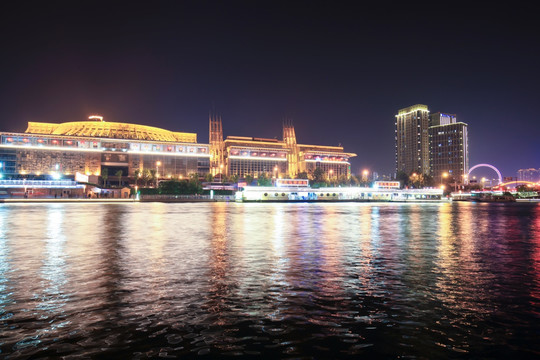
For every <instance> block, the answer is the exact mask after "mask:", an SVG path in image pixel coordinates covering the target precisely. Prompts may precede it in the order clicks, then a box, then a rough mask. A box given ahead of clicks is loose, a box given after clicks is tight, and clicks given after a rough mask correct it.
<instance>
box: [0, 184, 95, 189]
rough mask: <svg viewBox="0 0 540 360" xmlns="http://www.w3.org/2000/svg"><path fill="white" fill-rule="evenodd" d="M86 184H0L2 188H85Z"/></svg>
mask: <svg viewBox="0 0 540 360" xmlns="http://www.w3.org/2000/svg"><path fill="white" fill-rule="evenodd" d="M84 187H85V185H64V186H62V185H48V186H47V185H31V184H29V185H0V188H1V189H83V188H84Z"/></svg>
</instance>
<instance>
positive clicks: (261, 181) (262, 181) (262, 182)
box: [257, 173, 272, 186]
mask: <svg viewBox="0 0 540 360" xmlns="http://www.w3.org/2000/svg"><path fill="white" fill-rule="evenodd" d="M257 185H259V186H270V185H272V179H271V178H270V177H268V176H267V175H266V173H261V174H260V175H259V177H258V178H257Z"/></svg>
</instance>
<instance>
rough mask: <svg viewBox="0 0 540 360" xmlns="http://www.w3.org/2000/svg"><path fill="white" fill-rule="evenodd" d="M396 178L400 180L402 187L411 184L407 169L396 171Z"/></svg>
mask: <svg viewBox="0 0 540 360" xmlns="http://www.w3.org/2000/svg"><path fill="white" fill-rule="evenodd" d="M396 180H397V181H399V182H400V186H401V188H402V189H403V188H404V187H405V186H408V185H409V175H407V173H406V172H405V171H398V172H397V173H396Z"/></svg>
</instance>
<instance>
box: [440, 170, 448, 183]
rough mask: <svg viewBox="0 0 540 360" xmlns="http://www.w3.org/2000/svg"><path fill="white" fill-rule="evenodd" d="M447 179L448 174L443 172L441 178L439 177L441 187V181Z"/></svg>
mask: <svg viewBox="0 0 540 360" xmlns="http://www.w3.org/2000/svg"><path fill="white" fill-rule="evenodd" d="M447 177H448V173H447V172H443V173H442V176H441V185H442V184H443V179H445V178H447Z"/></svg>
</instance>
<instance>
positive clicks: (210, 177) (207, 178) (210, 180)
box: [204, 173, 214, 182]
mask: <svg viewBox="0 0 540 360" xmlns="http://www.w3.org/2000/svg"><path fill="white" fill-rule="evenodd" d="M204 179H205V180H206V181H207V182H212V181H214V175H212V174H210V173H208V174H206V176H205V178H204Z"/></svg>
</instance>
